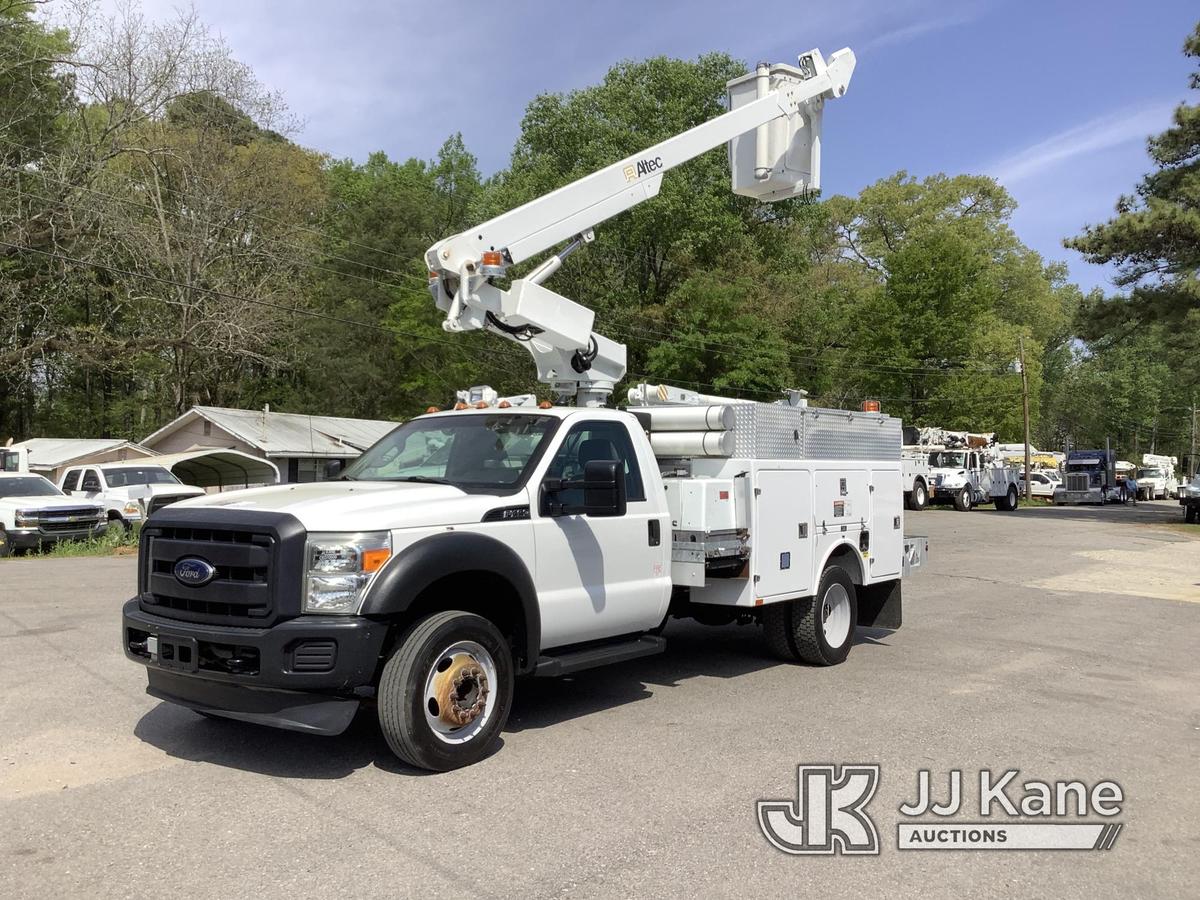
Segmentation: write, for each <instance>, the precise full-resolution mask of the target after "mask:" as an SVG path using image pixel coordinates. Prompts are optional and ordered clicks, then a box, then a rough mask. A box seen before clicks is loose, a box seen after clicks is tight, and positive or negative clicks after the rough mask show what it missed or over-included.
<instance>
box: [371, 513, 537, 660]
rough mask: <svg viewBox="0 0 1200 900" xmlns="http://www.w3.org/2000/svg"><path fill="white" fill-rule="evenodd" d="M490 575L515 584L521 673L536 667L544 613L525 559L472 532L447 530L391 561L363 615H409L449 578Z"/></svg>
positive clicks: (379, 578) (499, 543)
mask: <svg viewBox="0 0 1200 900" xmlns="http://www.w3.org/2000/svg"><path fill="white" fill-rule="evenodd" d="M468 572H485V573H488V574H492V575H498V576H500V577H501V578H503V579H504V580H505V581H507V582H508V583H509V584H511V585H512V586H513V589H514V590H515V591H516V593H517V597H518V599H519V600H520V602H521V608H522V610H523V612H524V615H525V635H524V639H525V646H524V647H523V648H521V649H522V651H523V652H521V653H519V654H518V656H519V659H518V660H517V670H518V671H519V672H521V673H525V672H529V671H532V670H533V669H534V668H535V667H536V666H537V659H538V654H539V653H540V652H541V645H542V615H541V611H540V609H539V607H538V598H537V590H536V589H535V588H534V585H533V578H532V577H531V576H530V574H529V569H528V568H527V567H526V565H525V561H524V560H522V559H521V557H520V556H518V555H517V553H516V552H515V551H514V550H513V549H512V548H511V547H509V546H508V545H507V544H504V543H502V542H501V541H498V540H496V539H495V538H493V537H488V536H487V535H484V534H478V533H475V532H471V531H446V532H442V533H441V534H435V535H431V536H430V537H427V538H422V539H421V540H419V541H417V542H416V543H415V544H413V545H411V546H409V547H406V548H405V549H403V550H401V551H400V552H399V553H397V554H396V555H395V556H394V557H392V558H391V559H390V560H388V562H387V564H386V565H385V566H384V567H383V570H382V571H381V572H380V573H379V576H378V577H377V578H376V579H375V581H374V583H372V585H371V587H370V589H369V590H368V591H367V596H366V597H365V598H364V600H363V605H362V609H361V611H360V613H359V614H360V615H363V616H388V615H395V614H396V613H403V612H406V611H407V610H408V609H409V608H410V607H411V606H412V605H413V603H414V602H415V601H416V599H417V597H419V596H420V595H421V593H422V592H423V591H424V590H425V589H426V588H428V587H429V586H430V585H431V584H433V583H434V582H435V581H440V580H441V579H442V578H445V577H446V576H447V575H460V574H464V573H468Z"/></svg>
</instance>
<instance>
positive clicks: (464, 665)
mask: <svg viewBox="0 0 1200 900" xmlns="http://www.w3.org/2000/svg"><path fill="white" fill-rule="evenodd" d="M439 668H441V666H440V665H439ZM433 695H434V698H435V699H436V700H437V705H438V717H439V718H440V719H441V720H442V721H443V722H445V723H446V724H447V725H450V726H453V727H461V726H463V725H467V724H469V723H471V722H473V721H474V720H475V719H476V718H477V717H478V716H479V715H480V713H482V712H483V710H484V708H485V707H486V706H487V695H488V679H487V674H486V673H485V672H484V670H483V667H482V666H481V665H480V664H479V661H478V660H476V659H475V657H473V656H471V655H470V654H469V653H459V654H456V655H455V656H453V657H452V658H451V659H450V665H448V666H446V668H445V669H444V670H443V671H440V672H438V674H437V675H436V676H435V678H434V683H433Z"/></svg>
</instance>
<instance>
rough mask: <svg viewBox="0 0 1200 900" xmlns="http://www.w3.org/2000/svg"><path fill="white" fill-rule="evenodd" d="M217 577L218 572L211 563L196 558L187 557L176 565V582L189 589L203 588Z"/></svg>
mask: <svg viewBox="0 0 1200 900" xmlns="http://www.w3.org/2000/svg"><path fill="white" fill-rule="evenodd" d="M216 577H217V570H216V569H215V568H214V567H213V566H212V564H211V563H208V562H205V561H204V560H202V559H196V557H194V556H189V557H186V558H185V559H181V560H180V561H179V562H177V563H175V580H176V581H178V582H179V583H180V584H186V585H187V586H188V587H201V586H203V585H206V584H208V583H209V582H210V581H212V580H213V579H214V578H216Z"/></svg>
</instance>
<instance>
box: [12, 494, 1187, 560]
mask: <svg viewBox="0 0 1200 900" xmlns="http://www.w3.org/2000/svg"><path fill="white" fill-rule="evenodd" d="M1197 518H1200V511H1198V510H1197V509H1196V507H1194V506H1185V507H1184V508H1183V521H1184V522H1186V523H1187V524H1188V525H1195V524H1196V519H1197ZM0 555H3V553H2V551H0Z"/></svg>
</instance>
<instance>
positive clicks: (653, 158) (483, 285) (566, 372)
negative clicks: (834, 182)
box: [425, 49, 855, 405]
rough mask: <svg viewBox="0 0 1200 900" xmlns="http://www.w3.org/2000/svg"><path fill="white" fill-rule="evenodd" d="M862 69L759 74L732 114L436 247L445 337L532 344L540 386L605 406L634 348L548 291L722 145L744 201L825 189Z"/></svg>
mask: <svg viewBox="0 0 1200 900" xmlns="http://www.w3.org/2000/svg"><path fill="white" fill-rule="evenodd" d="M854 63H855V60H854V54H853V53H852V52H851V51H850V50H849V49H844V50H839V51H838V52H836V53H834V54H833V55H832V56H831V57H830V58H829V61H828V63H826V62H825V60H824V59H823V58H822V56H821V53H820V51H819V50H812V51H810V52H808V53H806V54H804V55H802V56H801V57H800V60H799V66H787V65H773V66H772V65H767V64H760V65H759V66H758V67H757V69H756V71H755V72H753V73H751V74H749V75H746V76H743V77H742V78H738V79H735V80H734V81H731V82H729V84H728V86H727V87H728V90H729V105H730V109H729V111H728V112H726V113H724V114H722V115H720V116H717V117H716V118H714V119H710V120H709V121H707V122H704V123H702V124H700V125H697V126H696V127H695V128H691V129H689V130H687V131H685V132H683V133H682V134H678V135H675V136H674V137H671V138H668V139H667V140H665V141H662V142H660V143H658V144H655V145H654V146H652V147H649V148H647V149H646V150H643V151H642V152H641V153H637V154H635V155H633V156H630V157H628V158H626V159H623V160H621V161H620V162H616V163H613V164H612V165H610V166H607V167H605V168H603V169H600V170H599V171H597V172H593V173H592V174H591V175H586V176H584V177H583V178H580V179H579V180H577V181H574V182H572V183H570V184H568V185H565V186H564V187H561V188H559V189H558V190H555V191H551V192H550V193H548V194H546V195H545V196H542V197H539V198H537V199H536V200H532V201H530V202H529V203H526V204H525V205H523V206H519V207H517V208H516V209H514V210H511V211H509V212H506V213H504V214H503V215H500V216H497V217H496V218H494V219H491V220H490V221H487V222H484V223H483V224H481V225H478V226H476V227H475V228H472V229H470V230H468V231H464V232H462V233H461V234H457V235H454V236H452V237H448V238H446V239H444V240H441V241H439V242H438V243H436V244H434V245H433V246H432V247H430V248H429V250H427V251H426V253H425V260H426V262H427V263H428V266H429V278H430V281H429V287H430V292H431V293H432V294H433V296H434V298H435V300H436V302H437V306H438V308H439V309H441V310H443V311H444V312H445V313H446V319H445V321H444V322H443V323H442V327H443V328H445V329H446V330H447V331H471V330H475V329H480V328H486V329H488V330H490V331H493V332H495V333H497V334H500V335H502V336H504V337H507V338H509V339H511V340H515V341H518V342H520V343H523V344H525V346H526V347H527V348H528V349H529V351H530V353H531V354H532V356H533V358H534V361H535V362H536V363H537V367H538V379H539V380H540V381H542V382H544V383H546V384H549V385H551V387H552V388H553V390H554V391H555V393H556V394H557V395H558V396H559V397H560V398H567V397H574V398H575V400H576V402H577V403H580V404H581V405H600V404H602V403H603V402H604V401H605V400H606V399H607V397H608V395H609V394H611V393H612V390H613V386H614V385H615V383H616V382H617V381H619V380H620V379H621V378H622V377H623V376H624V374H625V347H624V345H622V344H618V343H616V342H614V341H610V340H608V339H607V338H604V337H602V336H600V335H596V334H593V333H592V325H593V320H594V314H593V313H592V311H591V310H589V309H587V308H586V307H583V306H581V305H579V304H577V303H574V302H573V301H571V300H568V299H567V298H566V297H562V296H560V295H558V294H556V293H554V292H553V291H551V290H548V289H547V288H544V287H542V282H543V281H545V280H546V279H547V278H549V277H550V275H552V274H553V273H554V272H555V271H557V270H558V268H559V267H560V266H561V265H562V261H563V259H565V258H566V256H567V255H568V254H569V253H571V252H573V251H574V250H575V249H577V248H578V246H579V245H580V244H581V243H587V242H590V241H591V240H592V231H591V229H592V228H593V227H594V226H596V225H597V224H599V223H600V222H603V221H604V220H605V219H608V218H611V217H612V216H615V215H616V214H617V213H620V212H624V211H625V210H627V209H629V208H630V207H633V206H636V205H637V204H638V203H641V202H642V201H644V200H649V199H651V198H652V197H654V196H655V195H657V194H658V190H659V187H660V186H661V184H662V178H663V175H664V174H665V173H666V172H667V171H669V170H670V169H673V168H675V167H676V166H679V165H681V164H683V163H685V162H687V161H688V160H691V159H694V158H695V157H697V156H699V155H700V154H702V153H705V152H707V151H708V150H711V149H713V148H714V147H719V146H720V145H721V144H725V143H728V144H729V147H730V162H731V168H732V170H733V190H734V191H735V192H737V193H741V194H746V195H748V196H752V197H757V198H759V199H762V200H768V201H770V200H779V199H783V198H785V197H791V196H795V195H796V194H799V193H802V192H804V191H807V190H813V189H815V188H816V187H817V186H818V185H819V178H820V169H819V167H820V125H821V111H822V107H823V104H824V101H825V100H826V99H833V98H837V97H841V96H842V95H843V94H844V93H845V92H846V88H847V86H848V85H849V82H850V77H851V75H852V74H853V72H854ZM751 133H752V134H751ZM570 238H574V240H573V241H572V242H571V243H570V244H569V245H568V246H567V247H566V248H565V249H564V250H562V251H560V252H559V253H558V254H556V255H554V256H551V257H550V258H549V259H547V260H546V261H545V262H543V263H542V264H541V265H540V266H538V267H537V268H536V269H535V270H534V271H533V272H531V273H530V274H529V275H527V276H526V277H525V278H521V279H515V280H513V281H512V283H511V286H510V287H509V289H508V290H502V289H500V288H498V287H496V286H495V285H494V284H492V283H491V279H492V278H494V277H498V276H503V275H504V273H505V269H506V268H507V267H508V266H510V265H513V264H516V263H520V262H522V261H524V260H526V259H529V258H530V257H532V256H533V255H534V254H537V253H540V252H542V251H544V250H547V249H549V248H551V247H553V246H555V245H556V244H559V243H561V242H562V241H565V240H567V239H570Z"/></svg>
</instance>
